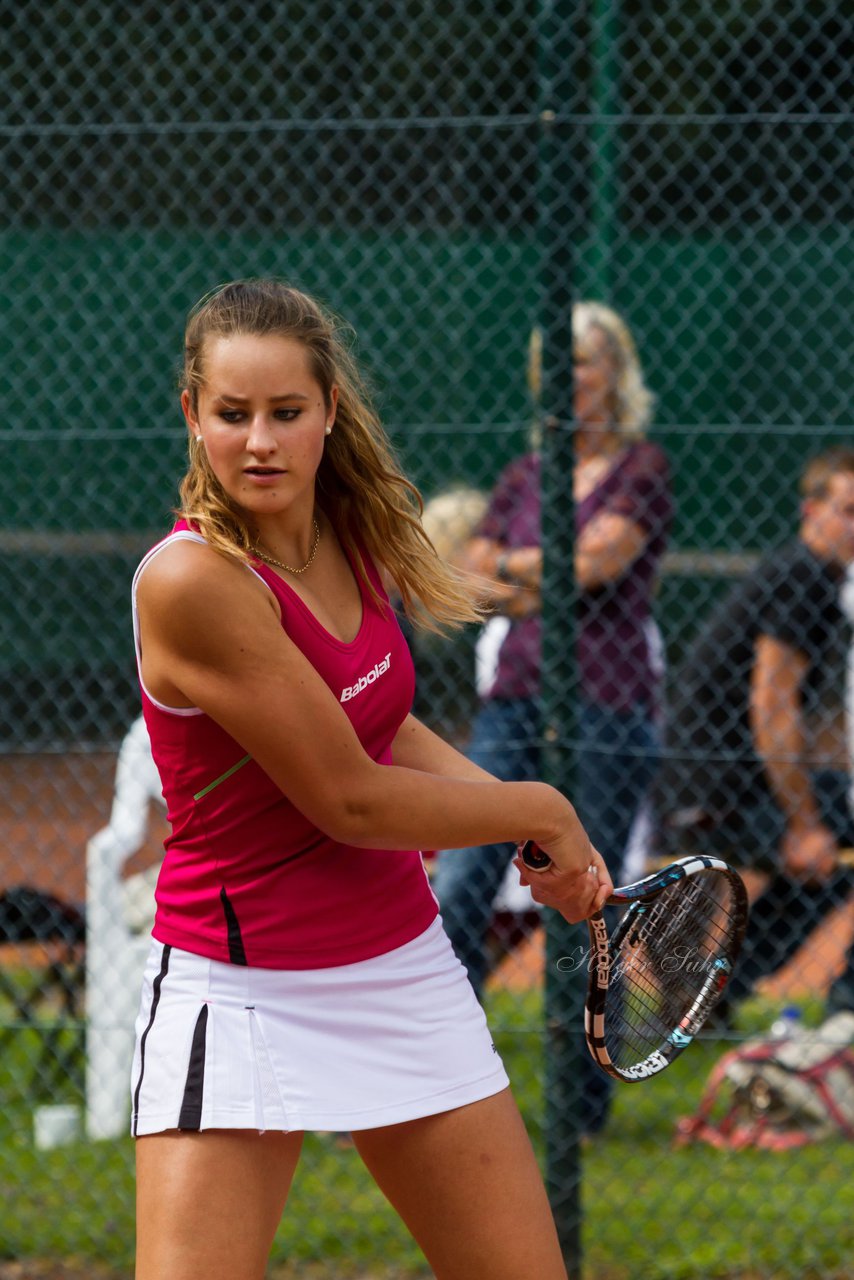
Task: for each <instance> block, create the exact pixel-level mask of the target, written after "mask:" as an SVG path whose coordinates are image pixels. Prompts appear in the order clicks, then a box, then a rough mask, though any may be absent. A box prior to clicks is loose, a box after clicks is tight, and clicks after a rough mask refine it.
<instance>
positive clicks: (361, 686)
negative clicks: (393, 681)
mask: <svg viewBox="0 0 854 1280" xmlns="http://www.w3.org/2000/svg"><path fill="white" fill-rule="evenodd" d="M390 666H391V654H390V653H387V654H386V656H385V657H384V658H383V660H382V662H378V663H377V664H376V666H375V667H372V668H371V670H370V671H369V672H367V674H366V675H363V676H359V679H358V680H357V681H356V683H355V684H351V685H348V686H347V688H346V689H342V690H341V701H342V702H349V701H350V699H351V698H355V697H356V694H357V693H363V692H364V691H365V689H367V687H368V685H369V684H373V683H374V681H375V680H378V679H379V678H380V676H384V675H385V673H386V672H387V671H388V669H389V667H390Z"/></svg>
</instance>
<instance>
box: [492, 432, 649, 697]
mask: <svg viewBox="0 0 854 1280" xmlns="http://www.w3.org/2000/svg"><path fill="white" fill-rule="evenodd" d="M600 511H609V512H613V513H614V514H618V515H621V516H626V517H627V519H629V520H631V521H632V522H633V523H634V524H637V525H639V526H640V528H641V529H643V530H644V532H645V533H646V535H647V541H646V545H645V546H644V549H643V550H642V551H641V553H640V555H639V556H638V557H637V559H636V560H634V561H633V562H632V564H631V565H629V567H628V569H626V571H625V572H624V573H623V575H622V577H620V578H618V579H617V580H616V581H614V582H610V583H607V584H606V585H605V586H603V587H600V588H598V589H596V590H595V591H585V592H580V593H579V596H578V674H579V679H580V682H581V692H582V695H583V696H584V697H586V698H588V699H589V700H590V701H592V702H597V703H600V704H602V705H605V706H608V707H613V708H618V709H627V708H628V707H631V706H637V705H641V706H646V707H648V708H650V709H651V708H652V707H653V705H654V703H655V697H656V691H657V684H658V675H657V672H656V662H655V656H654V652H653V647H652V646H651V639H650V631H651V625H650V624H651V602H652V597H653V593H654V591H655V583H656V577H657V573H658V567H659V562H660V560H661V556H662V554H663V552H664V548H665V545H666V542H667V535H668V532H669V529H670V523H671V520H672V516H673V501H672V497H671V493H670V476H669V468H668V464H667V458H666V456H665V454H664V452H663V451H662V450H661V449H660V448H659V446H658V445H656V444H652V443H651V442H650V441H648V440H639V441H637V442H636V443H634V444H630V445H628V446H627V448H626V449H625V451H624V452H623V453H622V454H620V455H619V457H618V458H617V459H616V461H615V463H614V465H613V466H612V468H611V470H610V471H609V472H608V473H607V475H605V476H604V477H603V478H602V480H601V481H600V482H599V484H598V485H597V486H596V488H595V489H593V490H592V491H591V492H590V493H589V494H588V495H587V497H586V498H585V499H584V501H583V502H581V503H579V505H578V506H577V508H576V512H575V532H576V536H578V534H579V533H580V532H581V530H582V529H583V528H584V526H585V525H586V524H587V523H588V521H590V520H591V519H592V518H593V516H595V515H598V513H599V512H600ZM477 533H478V536H479V537H483V538H490V539H491V540H492V541H494V542H498V543H500V544H501V545H502V546H503V547H507V548H512V547H530V546H539V544H540V458H539V455H538V454H533V453H531V454H527V455H526V456H525V457H522V458H517V459H516V460H515V461H514V462H511V463H510V464H509V466H507V467H506V468H505V470H504V471H503V472H502V474H501V477H500V479H499V481H498V483H497V485H496V487H495V490H494V492H493V495H492V499H491V501H490V504H489V509H488V511H487V513H486V515H485V517H484V519H483V521H482V522H481V524H480V527H479V529H478V531H477ZM541 637H542V624H541V621H540V618H539V617H537V616H534V617H530V618H524V619H522V620H521V621H519V622H514V623H513V624H512V625H511V627H510V631H509V632H508V635H507V638H506V640H505V641H504V644H503V645H502V647H501V653H500V655H499V659H498V672H497V675H496V678H495V682H494V684H493V685H492V688H491V690H490V693H489V695H488V696H489V697H491V698H529V697H534V696H535V695H536V694H537V692H538V690H539V683H540V651H541Z"/></svg>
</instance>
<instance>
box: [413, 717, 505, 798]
mask: <svg viewBox="0 0 854 1280" xmlns="http://www.w3.org/2000/svg"><path fill="white" fill-rule="evenodd" d="M392 759H393V760H394V763H395V764H396V765H400V766H402V767H405V768H407V769H420V770H421V771H422V772H423V773H434V774H436V775H437V777H441V778H460V779H468V780H470V781H472V782H495V781H496V779H495V778H494V777H493V776H492V774H491V773H487V772H486V770H485V769H481V767H480V766H479V765H476V764H473V763H472V761H471V760H469V759H468V758H467V757H466V756H464V755H463V753H462V752H461V751H457V749H456V747H452V746H451V744H450V743H449V742H446V741H445V739H444V738H440V737H439V735H438V734H437V733H434V732H433V730H432V729H428V728H427V726H426V725H425V724H422V723H421V721H420V720H417V719H416V718H415V716H412V715H409V716H407V717H406V719H405V720H404V722H403V724H402V725H401V726H400V728H399V729H398V731H397V736H396V737H395V740H394V742H393V743H392Z"/></svg>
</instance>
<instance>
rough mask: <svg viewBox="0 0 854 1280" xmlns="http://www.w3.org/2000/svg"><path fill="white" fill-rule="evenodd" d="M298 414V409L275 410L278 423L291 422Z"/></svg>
mask: <svg viewBox="0 0 854 1280" xmlns="http://www.w3.org/2000/svg"><path fill="white" fill-rule="evenodd" d="M298 413H299V409H277V410H276V417H277V418H278V419H279V421H280V422H293V420H294V418H295V417H296V416H297V414H298Z"/></svg>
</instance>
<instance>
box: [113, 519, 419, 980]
mask: <svg viewBox="0 0 854 1280" xmlns="http://www.w3.org/2000/svg"><path fill="white" fill-rule="evenodd" d="M176 538H184V539H192V540H194V541H197V542H202V541H204V539H203V538H201V536H200V535H199V534H198V533H196V532H195V531H193V530H191V529H189V528H188V527H187V525H186V524H185V523H184V522H183V521H179V522H178V524H177V525H176V526H175V529H174V530H173V532H172V534H170V536H169V537H168V538H166V539H164V541H162V542H160V543H158V544H157V545H156V546H155V547H153V548H152V549H151V550H150V551H149V552H148V554H147V555H146V556H145V557H144V559H143V560H142V563H141V564H140V566H139V568H138V569H137V572H136V575H135V577H134V584H133V613H134V633H135V637H136V644H137V658H138V659H139V624H138V619H137V613H136V586H137V583H138V581H139V578H140V575H141V574H142V573H143V572H144V570H145V567H146V565H147V564H148V563H149V561H150V560H151V559H152V558H153V557H154V556H156V555H158V554H159V553H160V552H161V551H162V550H163V548H164V547H166V546H168V545H170V543H171V542H172V541H173V540H175V539H176ZM368 571H369V573H370V577H371V581H372V583H373V584H374V586H375V588H376V589H377V591H378V592H379V594H380V596H381V598H383V599H386V596H385V592H384V591H383V588H382V585H381V582H380V579H379V575H378V574H377V572H376V570H375V568H374V567H373V565H370V564H369V566H368ZM247 572H254V573H256V574H257V575H258V577H260V578H261V580H262V581H263V582H264V583H265V584H266V585H267V586H268V587H269V589H270V590H271V591H272V592H273V594H274V595H275V597H276V599H277V600H278V602H279V604H280V605H281V611H282V625H283V627H284V629H285V631H286V632H287V633H288V635H289V636H290V638H291V640H292V641H293V642H294V644H296V645H297V647H298V648H299V649H301V650H302V652H303V653H304V654H305V655H306V657H307V658H308V659H309V661H310V662H311V663H312V665H313V666H314V668H315V669H316V671H317V672H318V674H319V675H320V676H321V677H322V679H323V680H325V682H326V683H327V685H328V686H329V687H330V689H331V690H332V691H333V693H334V694H335V697H336V698H337V699H338V700H339V702H340V703H341V705H342V707H343V708H344V711H345V713H346V714H347V716H348V717H349V719H350V721H351V723H352V724H353V727H354V729H355V730H356V733H357V735H358V737H359V741H360V742H361V743H362V746H363V747H364V749H365V751H366V752H367V753H368V754H369V755H370V756H371V757H372V759H374V760H376V761H377V762H378V763H380V764H391V763H392V759H391V743H392V741H393V739H394V737H395V734H396V733H397V730H398V729H399V727H400V725H401V724H402V722H403V720H404V719H405V718H406V716H407V715H408V713H409V711H410V708H411V706H412V696H413V691H414V683H415V681H414V672H413V666H412V659H411V657H410V654H409V649H408V647H407V644H406V641H405V639H404V637H403V634H402V632H401V630H400V627H399V626H398V623H397V619H396V618H395V616H394V614H393V612H392V610H391V608H390V607H388V608H387V609H386V610H385V611H383V612H381V611H380V610H379V609H378V608H377V606H376V605H375V603H374V602H373V600H372V599H371V597H370V595H369V594H368V592H367V590H366V589H365V588H364V587H363V586H361V587H360V589H361V594H362V610H363V617H362V625H361V627H360V629H359V633H358V635H357V636H356V638H355V640H353V641H352V642H351V643H349V644H345V643H343V642H342V641H341V640H338V639H336V638H335V637H334V636H332V635H330V634H329V632H328V631H326V630H325V628H324V627H322V626H321V625H320V623H319V622H318V621H317V619H316V618H315V617H314V615H313V614H312V613H311V612H310V610H309V609H308V608H307V606H306V605H305V604H304V603H303V601H302V600H301V599H300V598H299V596H298V595H297V594H296V592H294V591H293V590H292V589H291V588H290V587H289V586H288V584H287V583H286V582H283V581H282V579H281V578H279V577H278V575H277V574H275V573H273V572H272V570H270V569H268V568H267V567H266V566H265V565H263V564H261V563H260V562H258V563H257V564H255V565H253V567H252V568H251V569H247ZM140 683H142V677H141V674H140ZM142 706H143V713H144V716H145V722H146V724H147V726H148V732H149V736H150V739H151V748H152V754H153V756H154V760H155V763H156V765H157V768H158V770H159V772H160V778H161V782H162V784H163V795H164V798H165V800H166V805H167V813H168V818H169V822H170V825H171V834H170V836H169V837H168V839H167V840H166V857H165V859H164V862H163V866H162V869H161V872H160V877H159V880H158V883H157V893H156V899H157V914H156V917H155V922H154V929H153V933H154V937H155V938H156V939H157V941H158V942H163V943H168V944H171V945H172V946H175V947H180V948H181V949H183V950H185V951H191V952H195V953H196V954H197V955H202V956H207V957H208V958H210V959H212V960H221V961H226V962H231V963H232V964H248V965H253V966H257V967H259V968H271V969H319V968H328V967H332V966H334V965H343V964H352V963H355V962H356V961H359V960H367V959H370V958H371V957H373V956H377V955H382V954H384V953H385V952H387V951H391V950H393V949H394V948H395V947H399V946H402V945H403V944H404V943H406V942H411V941H412V939H413V938H416V937H417V936H418V935H419V934H420V933H422V932H423V931H424V930H425V929H426V928H427V926H428V925H429V924H430V923H431V922H432V921H433V920H434V919H435V917H436V915H437V913H438V904H437V902H436V899H435V897H434V895H433V892H432V890H431V888H430V885H429V883H428V880H427V876H426V874H425V871H424V865H423V862H422V858H421V854H420V853H419V852H416V851H411V850H400V851H392V850H388V849H356V848H353V847H351V846H348V845H342V844H337V843H336V842H335V841H334V840H330V838H329V837H328V836H327V835H325V834H324V832H323V831H321V830H320V829H319V828H318V827H316V826H314V825H313V824H312V823H311V822H309V820H308V819H307V818H306V817H305V816H304V815H303V814H302V813H300V811H299V810H298V809H296V808H295V807H294V806H293V805H292V804H291V803H290V801H289V800H288V799H287V797H286V796H285V795H284V794H283V793H282V792H281V791H280V790H279V788H278V787H277V786H276V785H275V783H274V782H273V781H272V780H271V779H270V778H269V777H268V775H267V774H266V773H265V772H264V771H263V770H262V769H261V768H260V766H259V765H257V764H256V763H255V761H254V760H252V758H251V757H250V756H249V755H247V753H246V751H245V750H244V749H243V747H241V746H240V744H239V743H238V742H236V741H235V739H234V738H232V737H231V736H230V735H229V734H227V733H226V732H225V730H223V729H222V728H220V726H219V725H218V724H217V723H216V722H215V721H214V720H212V719H211V718H210V717H209V716H208V715H206V714H205V713H204V712H203V711H201V710H200V709H197V708H186V709H185V708H174V707H172V708H170V707H166V706H164V705H163V704H162V703H158V702H157V701H155V699H153V698H152V697H150V695H149V694H148V693H147V691H146V689H145V687H144V686H142ZM311 731H312V730H311V726H310V725H307V726H306V733H311Z"/></svg>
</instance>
